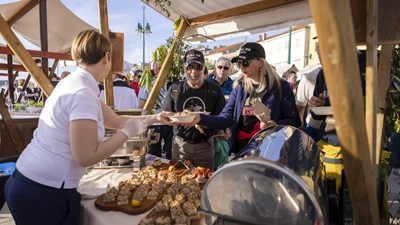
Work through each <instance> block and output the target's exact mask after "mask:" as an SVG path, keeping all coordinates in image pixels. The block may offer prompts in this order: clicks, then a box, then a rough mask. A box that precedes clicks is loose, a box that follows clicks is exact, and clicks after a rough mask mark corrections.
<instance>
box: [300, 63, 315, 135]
mask: <svg viewBox="0 0 400 225" xmlns="http://www.w3.org/2000/svg"><path fill="white" fill-rule="evenodd" d="M320 69H321V67H319V68H318V69H315V70H313V71H311V72H310V73H306V74H304V76H303V78H301V80H300V82H299V85H298V86H297V91H296V105H297V111H298V112H299V116H300V119H301V121H302V128H303V129H304V128H305V127H306V126H310V125H309V124H310V122H311V123H312V122H314V121H310V117H311V115H310V113H309V109H308V107H307V106H308V100H309V99H310V98H311V96H313V92H314V87H315V80H316V79H317V75H318V73H319V70H320ZM320 125H321V124H314V125H312V127H319V126H320Z"/></svg>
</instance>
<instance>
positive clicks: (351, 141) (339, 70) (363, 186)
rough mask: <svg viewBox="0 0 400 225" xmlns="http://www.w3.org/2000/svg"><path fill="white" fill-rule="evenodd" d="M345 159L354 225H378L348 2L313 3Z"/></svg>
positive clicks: (315, 1) (311, 1) (324, 65)
mask: <svg viewBox="0 0 400 225" xmlns="http://www.w3.org/2000/svg"><path fill="white" fill-rule="evenodd" d="M309 4H310V9H311V12H312V15H313V18H314V21H315V25H316V28H317V31H318V40H319V41H320V50H321V58H322V65H323V69H324V73H325V80H326V84H327V88H328V90H329V98H330V102H331V105H332V109H333V116H334V118H335V126H336V132H337V135H338V137H339V140H340V145H341V149H342V153H343V164H344V168H345V172H346V176H347V183H348V186H349V191H350V199H351V203H352V208H353V211H354V221H355V224H371V225H378V224H379V214H378V203H377V195H376V188H375V185H374V184H375V181H376V178H375V177H373V176H371V175H373V174H374V171H373V170H372V164H371V158H370V151H369V148H368V143H367V142H366V141H365V140H367V133H366V127H365V115H364V113H361V112H363V108H364V107H363V96H362V88H361V79H360V71H359V68H358V66H357V65H358V62H357V55H356V50H357V47H356V43H355V37H354V27H353V24H352V18H351V10H350V3H349V1H347V0H324V1H321V0H309Z"/></svg>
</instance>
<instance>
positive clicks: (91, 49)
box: [71, 30, 111, 65]
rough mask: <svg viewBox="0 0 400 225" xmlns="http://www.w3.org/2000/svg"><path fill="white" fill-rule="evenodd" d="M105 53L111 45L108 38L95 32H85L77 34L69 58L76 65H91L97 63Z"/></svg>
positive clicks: (109, 49)
mask: <svg viewBox="0 0 400 225" xmlns="http://www.w3.org/2000/svg"><path fill="white" fill-rule="evenodd" d="M107 52H110V57H111V43H110V41H109V40H108V38H107V37H106V36H104V35H102V34H100V33H99V32H98V31H96V30H85V31H82V32H80V33H79V34H78V36H77V37H76V38H75V40H74V42H73V43H72V48H71V56H72V59H73V60H75V62H76V63H77V64H83V65H92V64H96V63H98V62H99V61H100V60H101V59H102V58H103V57H104V56H105V55H106V53H107Z"/></svg>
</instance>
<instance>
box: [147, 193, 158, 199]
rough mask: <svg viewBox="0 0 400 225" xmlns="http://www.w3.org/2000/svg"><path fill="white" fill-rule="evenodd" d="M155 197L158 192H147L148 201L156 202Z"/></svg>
mask: <svg viewBox="0 0 400 225" xmlns="http://www.w3.org/2000/svg"><path fill="white" fill-rule="evenodd" d="M157 197H158V192H156V191H149V193H147V199H148V200H156V199H157Z"/></svg>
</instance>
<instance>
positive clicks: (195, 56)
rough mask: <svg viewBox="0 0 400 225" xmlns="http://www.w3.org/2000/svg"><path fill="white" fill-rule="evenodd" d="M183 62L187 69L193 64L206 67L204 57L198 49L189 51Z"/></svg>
mask: <svg viewBox="0 0 400 225" xmlns="http://www.w3.org/2000/svg"><path fill="white" fill-rule="evenodd" d="M183 60H184V61H185V67H187V66H189V65H190V64H192V63H197V64H199V65H200V66H203V65H204V55H203V53H202V52H201V51H199V50H196V49H191V50H189V51H187V52H186V54H185V57H184V59H183Z"/></svg>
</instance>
